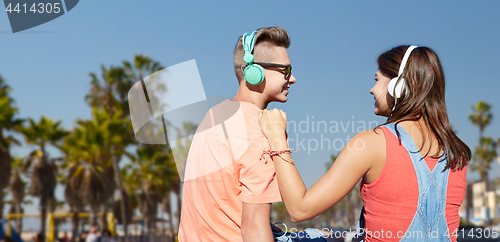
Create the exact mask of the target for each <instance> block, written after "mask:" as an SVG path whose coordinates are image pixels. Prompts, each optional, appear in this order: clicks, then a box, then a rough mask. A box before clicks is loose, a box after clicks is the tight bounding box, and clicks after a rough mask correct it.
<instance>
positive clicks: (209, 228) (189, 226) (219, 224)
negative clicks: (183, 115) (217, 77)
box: [179, 100, 281, 242]
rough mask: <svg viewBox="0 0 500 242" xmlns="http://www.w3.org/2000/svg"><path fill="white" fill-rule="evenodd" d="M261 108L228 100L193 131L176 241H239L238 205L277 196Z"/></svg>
mask: <svg viewBox="0 0 500 242" xmlns="http://www.w3.org/2000/svg"><path fill="white" fill-rule="evenodd" d="M259 111H260V109H259V107H257V106H256V105H254V104H252V103H247V102H237V101H230V100H226V101H224V102H222V103H220V104H219V105H216V106H214V107H213V108H211V109H210V110H209V112H208V113H207V114H206V116H205V118H204V120H203V121H202V123H201V125H200V126H199V127H198V130H197V132H196V134H195V135H194V138H193V141H192V144H191V147H190V150H189V155H188V158H187V163H186V171H185V179H184V185H183V191H182V210H181V222H180V227H179V241H181V242H197V241H203V242H210V241H217V242H221V241H231V242H234V241H243V239H242V236H241V217H242V205H243V202H245V203H273V202H278V201H281V194H280V192H279V188H278V183H277V179H276V173H275V169H274V163H273V161H272V159H271V158H270V157H269V156H268V155H266V156H262V154H263V151H264V150H265V149H269V142H268V141H267V139H266V137H265V136H264V134H263V133H262V130H261V129H260V125H259V120H258V112H259Z"/></svg>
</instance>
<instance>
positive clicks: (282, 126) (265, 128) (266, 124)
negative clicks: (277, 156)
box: [259, 108, 287, 149]
mask: <svg viewBox="0 0 500 242" xmlns="http://www.w3.org/2000/svg"><path fill="white" fill-rule="evenodd" d="M259 123H260V128H261V129H262V133H264V135H265V136H266V138H267V139H268V140H269V143H270V145H271V148H273V149H282V148H286V147H283V145H285V144H286V124H287V119H286V113H285V112H283V111H281V110H279V109H276V108H275V109H273V110H267V109H264V110H261V111H260V112H259ZM279 141H284V142H279Z"/></svg>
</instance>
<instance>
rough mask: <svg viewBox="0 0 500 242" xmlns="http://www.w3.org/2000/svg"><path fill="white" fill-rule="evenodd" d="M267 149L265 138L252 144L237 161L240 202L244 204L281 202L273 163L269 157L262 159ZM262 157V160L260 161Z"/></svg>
mask: <svg viewBox="0 0 500 242" xmlns="http://www.w3.org/2000/svg"><path fill="white" fill-rule="evenodd" d="M268 148H269V143H268V141H267V139H266V138H265V137H262V138H259V139H257V140H256V141H254V142H252V143H251V144H250V145H249V147H248V150H247V151H246V152H245V153H244V154H243V156H242V157H241V159H240V160H239V169H240V170H239V181H240V185H241V193H240V195H239V197H240V199H241V201H243V202H246V203H273V202H279V201H281V193H280V191H279V188H278V181H277V178H276V171H275V169H274V163H273V161H272V159H271V158H270V157H269V155H265V156H263V157H262V153H263V151H264V149H268ZM261 157H262V159H261Z"/></svg>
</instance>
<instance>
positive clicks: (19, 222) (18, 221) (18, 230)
mask: <svg viewBox="0 0 500 242" xmlns="http://www.w3.org/2000/svg"><path fill="white" fill-rule="evenodd" d="M14 206H15V207H14V208H15V211H16V213H17V214H21V213H23V212H21V204H19V203H16V204H15V205H14ZM22 231H23V218H22V217H17V218H16V233H18V234H21V232H22Z"/></svg>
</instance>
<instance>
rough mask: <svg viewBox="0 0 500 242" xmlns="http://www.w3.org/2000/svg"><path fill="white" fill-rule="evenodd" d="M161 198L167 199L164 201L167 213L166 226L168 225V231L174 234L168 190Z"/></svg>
mask: <svg viewBox="0 0 500 242" xmlns="http://www.w3.org/2000/svg"><path fill="white" fill-rule="evenodd" d="M163 199H166V200H167V201H165V206H164V208H165V212H166V213H168V227H169V231H170V232H171V233H172V234H174V221H173V220H174V215H173V214H172V203H171V202H170V199H171V197H170V192H168V193H167V195H166V196H165V198H163Z"/></svg>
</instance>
